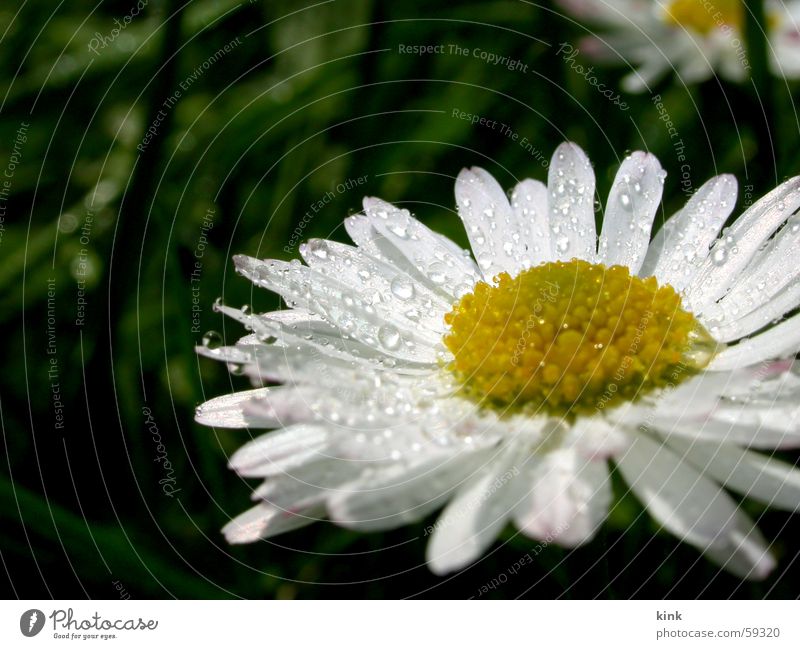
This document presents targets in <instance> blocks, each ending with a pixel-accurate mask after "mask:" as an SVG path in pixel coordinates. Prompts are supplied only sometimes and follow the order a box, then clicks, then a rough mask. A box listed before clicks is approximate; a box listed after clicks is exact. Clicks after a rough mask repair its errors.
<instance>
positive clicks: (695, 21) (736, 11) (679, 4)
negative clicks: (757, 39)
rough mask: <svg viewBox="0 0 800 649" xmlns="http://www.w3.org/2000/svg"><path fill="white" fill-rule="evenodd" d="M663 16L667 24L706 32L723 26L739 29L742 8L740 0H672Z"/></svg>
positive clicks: (742, 20)
mask: <svg viewBox="0 0 800 649" xmlns="http://www.w3.org/2000/svg"><path fill="white" fill-rule="evenodd" d="M664 18H665V20H666V21H667V23H669V24H672V25H679V26H681V27H685V28H686V29H691V30H693V31H695V32H697V33H699V34H708V33H709V32H711V31H713V30H714V29H720V28H722V27H725V26H727V27H733V28H735V29H738V30H741V29H742V27H743V25H744V9H743V7H742V3H741V0H714V1H713V2H708V0H672V2H670V3H669V5H668V6H667V7H666V11H665V14H664Z"/></svg>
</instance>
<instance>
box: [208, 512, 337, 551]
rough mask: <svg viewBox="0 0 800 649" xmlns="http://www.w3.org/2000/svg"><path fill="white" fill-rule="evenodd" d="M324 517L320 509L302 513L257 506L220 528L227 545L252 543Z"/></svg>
mask: <svg viewBox="0 0 800 649" xmlns="http://www.w3.org/2000/svg"><path fill="white" fill-rule="evenodd" d="M321 516H324V509H323V508H322V507H316V508H311V509H308V510H305V511H303V512H288V511H284V510H281V509H277V508H275V507H272V506H270V505H265V504H259V505H256V506H255V507H252V508H251V509H248V510H247V511H246V512H244V513H243V514H239V516H237V517H236V518H234V519H233V520H232V521H231V522H230V523H228V524H227V525H226V526H225V527H223V528H222V533H223V534H224V535H225V538H226V539H227V541H228V543H252V542H253V541H257V540H259V539H267V538H270V537H272V536H276V535H278V534H283V533H284V532H290V531H291V530H296V529H298V528H300V527H304V526H305V525H309V524H310V523H313V522H314V521H316V520H319V518H320V517H321Z"/></svg>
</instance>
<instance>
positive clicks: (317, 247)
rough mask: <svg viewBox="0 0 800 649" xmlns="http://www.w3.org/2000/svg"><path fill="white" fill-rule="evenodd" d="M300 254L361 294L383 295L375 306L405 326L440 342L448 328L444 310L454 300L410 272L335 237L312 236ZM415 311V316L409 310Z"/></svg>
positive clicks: (432, 340)
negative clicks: (417, 278)
mask: <svg viewBox="0 0 800 649" xmlns="http://www.w3.org/2000/svg"><path fill="white" fill-rule="evenodd" d="M299 250H300V254H301V255H302V256H303V259H305V261H306V263H307V264H308V265H309V267H311V268H314V269H315V270H318V271H320V272H321V273H323V274H325V275H328V276H330V277H335V278H336V280H337V281H339V282H342V283H344V284H346V285H348V286H349V287H351V288H352V289H353V290H355V291H356V292H357V293H358V294H359V295H366V296H375V295H379V296H380V301H379V302H378V301H376V302H377V303H376V304H374V307H375V308H376V310H380V311H382V312H384V313H386V312H390V313H391V314H393V315H392V316H391V317H390V316H388V315H387V316H386V317H385V319H386V320H387V321H391V322H392V323H394V324H395V325H396V326H398V327H400V328H402V329H410V328H414V329H420V333H421V334H423V335H425V336H426V337H427V338H429V339H430V340H431V342H432V343H435V342H438V341H439V340H440V339H441V336H442V334H443V333H444V332H445V330H446V325H445V322H444V314H445V313H447V312H448V311H449V310H450V308H451V304H450V301H445V300H444V299H442V298H441V297H440V296H439V295H438V294H437V293H434V292H433V291H431V290H430V289H428V287H427V286H425V285H423V284H421V283H419V282H417V281H416V280H415V279H414V278H413V277H411V276H409V275H408V273H406V272H404V271H402V270H398V269H397V268H396V267H394V266H392V265H391V264H388V263H385V262H383V261H381V260H379V259H375V258H373V257H370V256H369V255H367V254H365V253H364V252H362V251H361V250H360V249H358V248H354V247H352V246H347V245H345V244H342V243H338V242H335V241H326V240H324V239H311V240H309V241H307V242H306V243H303V244H300V249H299ZM410 313H413V314H414V316H413V318H411V317H409V315H408V314H410Z"/></svg>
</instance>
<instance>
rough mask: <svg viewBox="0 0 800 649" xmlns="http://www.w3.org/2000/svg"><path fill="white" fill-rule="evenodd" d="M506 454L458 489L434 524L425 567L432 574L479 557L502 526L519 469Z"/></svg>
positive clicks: (517, 491)
mask: <svg viewBox="0 0 800 649" xmlns="http://www.w3.org/2000/svg"><path fill="white" fill-rule="evenodd" d="M515 459H519V458H515V457H513V456H512V455H511V454H510V453H509V452H508V451H505V452H503V453H502V455H501V457H499V458H497V459H494V460H492V461H489V462H488V463H487V465H486V466H485V467H484V469H483V470H481V471H480V472H479V473H478V474H477V475H476V476H474V477H473V478H472V479H471V480H470V481H469V483H468V484H466V485H464V487H463V488H461V489H460V490H459V491H458V493H457V495H456V496H455V498H453V500H451V501H450V503H449V504H448V505H447V507H446V508H445V510H444V512H443V513H442V515H441V516H440V517H439V519H438V520H437V521H436V524H435V525H434V532H433V537H432V538H431V540H430V542H429V543H428V549H427V552H426V556H427V559H428V565H429V567H430V569H431V571H433V572H434V573H435V574H437V575H443V574H446V573H448V572H453V571H455V570H460V569H461V568H463V567H464V566H467V565H469V564H470V563H472V562H473V561H475V560H476V559H477V558H478V557H480V556H481V555H482V554H483V553H484V552H485V551H486V549H487V548H488V547H489V546H490V545H491V544H492V543H493V542H494V540H495V539H496V538H497V535H498V534H499V533H500V532H501V531H502V529H503V528H504V527H505V525H506V523H507V522H508V520H509V519H510V518H511V515H512V513H513V511H514V507H515V506H516V504H517V502H518V501H519V498H520V497H521V496H522V494H524V493H525V491H524V490H523V487H524V485H522V484H520V483H521V480H520V479H519V477H520V468H519V467H518V466H516V464H514V460H515Z"/></svg>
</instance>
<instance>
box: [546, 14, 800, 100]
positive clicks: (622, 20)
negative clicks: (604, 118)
mask: <svg viewBox="0 0 800 649" xmlns="http://www.w3.org/2000/svg"><path fill="white" fill-rule="evenodd" d="M559 2H560V4H561V6H562V7H564V8H565V9H566V10H567V11H568V12H570V13H571V14H572V15H573V16H575V17H576V18H579V19H580V20H585V21H587V22H589V23H591V24H594V25H597V26H599V27H603V28H605V29H606V30H607V31H606V32H605V33H603V34H600V35H593V36H590V37H588V38H586V39H583V40H582V42H581V44H580V48H579V49H580V51H581V52H583V53H584V54H586V55H587V56H590V57H592V58H595V59H597V60H600V61H603V60H605V61H614V60H616V61H620V60H622V61H623V62H626V63H628V64H630V65H632V66H634V67H635V68H636V69H635V71H634V72H633V73H631V74H630V75H628V76H626V77H625V78H624V79H623V87H624V88H625V90H627V91H629V92H642V91H644V90H646V89H647V88H648V87H649V86H650V84H651V83H653V82H654V81H657V80H658V79H659V78H660V77H662V76H663V75H664V74H666V73H667V72H669V71H670V70H674V71H675V72H676V73H677V75H678V76H679V77H680V78H681V79H682V80H683V81H684V82H685V83H695V82H699V81H704V80H706V79H708V78H710V77H711V76H712V75H713V74H714V73H715V71H716V72H718V73H719V74H720V75H721V76H722V77H725V78H727V79H730V80H732V81H741V80H743V79H745V78H747V76H748V75H749V70H750V65H751V63H750V58H749V54H748V52H747V48H746V43H745V37H744V26H745V19H746V15H745V12H746V11H747V9H746V8H745V3H743V2H741V0H714V2H709V1H708V0H663V1H660V0H559ZM766 18H767V31H768V39H769V47H768V49H769V57H770V66H771V69H772V72H773V73H774V74H777V75H779V76H783V77H786V78H798V77H800V32H799V31H798V30H799V29H800V2H799V1H798V0H785V1H783V0H768V1H767V3H766Z"/></svg>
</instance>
